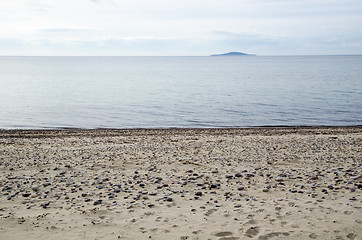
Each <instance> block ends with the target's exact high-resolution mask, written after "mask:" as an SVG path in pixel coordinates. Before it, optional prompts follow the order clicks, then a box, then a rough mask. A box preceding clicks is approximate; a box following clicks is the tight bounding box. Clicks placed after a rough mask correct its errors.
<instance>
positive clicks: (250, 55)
mask: <svg viewBox="0 0 362 240" xmlns="http://www.w3.org/2000/svg"><path fill="white" fill-rule="evenodd" d="M303 56H305V57H308V56H316V57H317V56H362V53H359V54H283V55H275V54H271V55H257V54H249V55H245V56H218V57H230V58H245V57H246V58H247V57H303ZM0 57H215V56H212V55H0Z"/></svg>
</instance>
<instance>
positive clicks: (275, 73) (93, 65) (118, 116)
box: [0, 55, 362, 129]
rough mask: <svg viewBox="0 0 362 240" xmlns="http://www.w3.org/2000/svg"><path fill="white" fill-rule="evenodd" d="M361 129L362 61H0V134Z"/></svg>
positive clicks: (356, 58) (267, 58)
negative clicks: (75, 130) (12, 131)
mask: <svg viewBox="0 0 362 240" xmlns="http://www.w3.org/2000/svg"><path fill="white" fill-rule="evenodd" d="M354 125H362V56H360V55H353V56H247V57H230V56H229V57H226V56H225V57H5V56H3V57H0V129H63V128H82V129H98V128H120V129H129V128H174V127H175V128H214V127H215V128H219V127H258V126H354Z"/></svg>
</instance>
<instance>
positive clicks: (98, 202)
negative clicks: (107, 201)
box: [93, 200, 102, 205]
mask: <svg viewBox="0 0 362 240" xmlns="http://www.w3.org/2000/svg"><path fill="white" fill-rule="evenodd" d="M99 204H102V200H97V201H95V202H94V203H93V205H99Z"/></svg>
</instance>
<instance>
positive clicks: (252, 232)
mask: <svg viewBox="0 0 362 240" xmlns="http://www.w3.org/2000/svg"><path fill="white" fill-rule="evenodd" d="M258 233H259V228H258V227H251V228H249V229H248V230H246V232H245V235H246V236H248V237H250V238H253V237H255V236H256V235H257V234H258Z"/></svg>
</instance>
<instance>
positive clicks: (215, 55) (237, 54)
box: [210, 52, 256, 57]
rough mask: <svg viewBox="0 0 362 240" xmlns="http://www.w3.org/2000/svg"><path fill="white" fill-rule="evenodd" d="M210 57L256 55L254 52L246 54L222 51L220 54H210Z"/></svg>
mask: <svg viewBox="0 0 362 240" xmlns="http://www.w3.org/2000/svg"><path fill="white" fill-rule="evenodd" d="M210 56H211V57H220V56H233V57H239V56H256V55H255V54H247V53H242V52H228V53H222V54H212V55H210Z"/></svg>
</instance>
